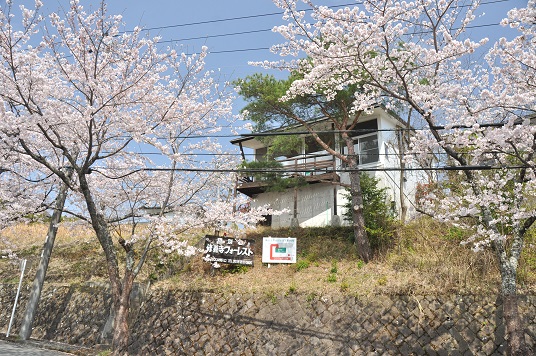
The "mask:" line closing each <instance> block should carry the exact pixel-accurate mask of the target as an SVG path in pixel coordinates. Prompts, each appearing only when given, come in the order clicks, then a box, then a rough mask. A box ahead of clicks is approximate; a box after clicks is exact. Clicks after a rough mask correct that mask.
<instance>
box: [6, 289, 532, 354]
mask: <svg viewBox="0 0 536 356" xmlns="http://www.w3.org/2000/svg"><path fill="white" fill-rule="evenodd" d="M15 293H16V286H14V285H0V303H1V305H2V310H1V311H0V329H2V330H4V332H5V330H7V325H8V323H9V317H10V315H11V307H12V305H13V300H14V298H15ZM27 294H28V291H27V289H24V290H23V292H22V293H21V296H22V301H21V304H20V305H21V307H20V308H19V310H18V312H17V318H16V320H17V322H16V323H15V324H14V326H13V328H12V334H16V333H17V332H18V327H19V321H20V320H21V315H22V312H23V310H22V309H24V306H25V302H26V297H27ZM142 294H143V293H138V295H142ZM138 302H140V300H138ZM109 304H110V298H109V295H108V294H107V292H106V289H105V288H103V287H80V286H78V287H74V286H73V287H57V288H46V289H45V291H44V293H43V296H42V302H41V304H40V308H39V310H38V313H37V319H36V321H35V323H34V331H33V334H32V337H34V338H42V339H48V340H54V341H60V342H68V343H73V344H80V345H85V346H90V345H94V344H97V343H103V342H105V341H106V340H103V339H102V338H101V335H102V331H103V329H105V324H106V320H107V319H108V310H109ZM136 304H138V303H136ZM520 308H521V313H522V315H523V317H524V319H525V323H526V326H527V333H526V339H527V342H528V343H529V345H530V346H531V347H533V349H534V344H535V340H536V296H521V297H520ZM136 311H137V312H136V315H135V316H134V319H133V324H132V332H133V335H132V338H131V341H130V353H131V354H143V355H145V354H158V355H166V354H169V355H176V354H188V355H192V354H196V355H197V354H199V355H203V354H206V355H220V354H236V355H276V354H277V355H285V354H298V355H366V354H392V355H409V354H412V353H413V354H417V355H421V354H430V355H435V354H450V355H457V354H458V355H477V354H478V355H481V354H482V355H494V354H498V355H500V354H503V351H504V348H505V347H504V324H503V319H502V308H501V301H500V300H498V299H497V298H496V297H490V296H473V295H463V296H460V295H448V296H390V297H387V296H375V297H372V298H367V300H364V299H359V298H355V297H352V296H341V295H337V296H317V295H312V294H310V295H304V294H299V293H297V294H287V295H273V294H256V295H253V294H250V295H248V294H231V293H219V292H218V293H216V292H211V291H196V292H192V291H165V290H152V291H149V292H148V293H147V295H145V298H144V301H143V302H141V303H139V305H138V306H137V307H136Z"/></svg>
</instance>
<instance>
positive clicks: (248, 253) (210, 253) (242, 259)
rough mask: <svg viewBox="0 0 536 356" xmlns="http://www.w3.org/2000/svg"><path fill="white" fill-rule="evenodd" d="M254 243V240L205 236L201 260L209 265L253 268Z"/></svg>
mask: <svg viewBox="0 0 536 356" xmlns="http://www.w3.org/2000/svg"><path fill="white" fill-rule="evenodd" d="M254 243H255V240H242V239H235V238H233V237H226V236H212V235H206V236H205V253H204V255H203V259H204V260H205V261H207V262H210V263H214V262H218V263H229V264H237V265H246V266H253V245H254Z"/></svg>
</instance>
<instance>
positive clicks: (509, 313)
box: [501, 264, 531, 356]
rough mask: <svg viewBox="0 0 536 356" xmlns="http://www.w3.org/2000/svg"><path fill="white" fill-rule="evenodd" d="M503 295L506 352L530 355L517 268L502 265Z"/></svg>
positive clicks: (510, 354) (516, 354)
mask: <svg viewBox="0 0 536 356" xmlns="http://www.w3.org/2000/svg"><path fill="white" fill-rule="evenodd" d="M501 279H502V284H501V296H502V299H503V315H504V321H505V324H506V342H507V347H506V354H507V355H509V356H518V355H519V356H521V355H530V354H531V353H530V350H529V348H528V346H527V344H526V342H525V330H524V327H523V325H524V323H523V321H522V319H521V316H520V315H519V308H518V304H517V290H516V268H515V267H514V266H511V265H510V264H508V265H503V266H501Z"/></svg>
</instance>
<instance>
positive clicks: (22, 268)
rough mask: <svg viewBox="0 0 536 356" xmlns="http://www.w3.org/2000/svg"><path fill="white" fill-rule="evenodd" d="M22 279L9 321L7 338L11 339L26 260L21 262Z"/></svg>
mask: <svg viewBox="0 0 536 356" xmlns="http://www.w3.org/2000/svg"><path fill="white" fill-rule="evenodd" d="M20 269H21V272H20V279H19V288H17V295H16V296H15V303H13V311H12V312H11V319H9V326H8V328H7V333H6V337H9V332H10V331H11V325H12V324H13V319H14V318H15V310H17V302H18V301H19V294H20V287H21V286H22V277H24V270H25V269H26V260H21V261H20Z"/></svg>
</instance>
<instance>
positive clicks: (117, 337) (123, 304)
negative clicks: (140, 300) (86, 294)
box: [112, 271, 134, 355]
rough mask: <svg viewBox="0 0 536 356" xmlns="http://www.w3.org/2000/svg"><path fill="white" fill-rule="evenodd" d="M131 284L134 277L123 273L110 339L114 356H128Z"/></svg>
mask: <svg viewBox="0 0 536 356" xmlns="http://www.w3.org/2000/svg"><path fill="white" fill-rule="evenodd" d="M133 282H134V275H133V274H132V273H131V271H127V272H125V278H124V279H123V284H122V288H121V296H120V298H119V303H118V305H114V310H115V316H114V328H113V329H114V335H113V339H112V350H113V352H114V355H128V352H127V349H128V339H129V337H130V329H129V325H128V319H129V315H130V294H131V292H132V287H133V284H134V283H133Z"/></svg>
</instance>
